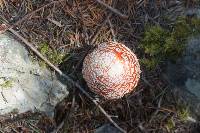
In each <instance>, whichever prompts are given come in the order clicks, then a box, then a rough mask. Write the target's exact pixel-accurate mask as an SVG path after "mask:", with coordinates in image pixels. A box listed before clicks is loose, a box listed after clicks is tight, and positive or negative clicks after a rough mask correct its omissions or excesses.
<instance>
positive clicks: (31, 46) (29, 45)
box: [9, 28, 126, 133]
mask: <svg viewBox="0 0 200 133" xmlns="http://www.w3.org/2000/svg"><path fill="white" fill-rule="evenodd" d="M9 31H10V32H11V33H13V34H14V35H15V36H17V37H18V38H19V39H20V40H21V41H22V42H24V43H25V45H26V46H28V47H29V48H30V49H31V50H32V51H33V52H34V53H35V54H36V55H37V56H39V57H40V58H41V59H42V60H43V61H45V62H46V63H47V64H48V65H49V66H50V67H51V68H52V69H54V70H55V71H56V72H57V73H58V74H59V75H60V76H62V77H64V78H65V79H66V80H68V81H69V82H70V83H71V84H73V85H74V86H76V87H77V88H78V89H79V90H80V91H81V92H82V93H83V94H85V95H86V96H87V97H88V98H89V99H90V100H91V101H92V102H93V103H94V104H95V105H96V106H97V107H98V108H99V109H100V111H101V112H102V113H103V114H104V115H105V116H106V118H107V119H108V120H109V121H110V122H111V123H112V124H113V125H114V126H115V127H116V128H118V129H119V130H120V131H121V132H123V133H126V131H125V130H123V129H122V128H121V127H119V126H118V125H117V123H115V122H114V121H113V119H112V118H111V116H110V115H108V114H107V113H106V111H105V110H104V109H103V108H102V107H101V105H99V104H98V102H97V101H95V100H94V99H93V98H92V97H91V96H90V95H89V94H88V93H87V92H86V91H85V89H84V88H83V87H81V86H80V85H79V84H78V83H77V82H75V81H73V80H72V79H71V78H70V77H69V76H67V75H66V74H64V73H63V72H62V71H61V70H60V69H59V68H57V67H56V66H55V65H53V64H52V63H51V62H50V61H49V60H48V59H46V58H45V57H44V56H43V55H42V54H41V53H40V52H39V51H38V50H37V49H36V48H35V47H34V46H33V45H32V44H31V43H30V42H28V41H27V40H26V39H25V38H23V37H22V36H21V35H20V34H18V33H17V32H16V31H15V30H13V29H12V28H10V29H9Z"/></svg>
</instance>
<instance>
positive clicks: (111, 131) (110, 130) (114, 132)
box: [94, 124, 122, 133]
mask: <svg viewBox="0 0 200 133" xmlns="http://www.w3.org/2000/svg"><path fill="white" fill-rule="evenodd" d="M94 133H122V132H121V131H119V130H118V129H117V128H115V127H113V126H112V125H110V124H104V125H103V126H101V127H99V128H97V129H96V130H95V132H94Z"/></svg>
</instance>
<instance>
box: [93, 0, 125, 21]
mask: <svg viewBox="0 0 200 133" xmlns="http://www.w3.org/2000/svg"><path fill="white" fill-rule="evenodd" d="M95 1H96V2H98V3H99V4H101V5H103V6H105V7H106V8H107V9H109V10H110V11H112V12H113V13H115V14H117V15H118V16H120V17H122V18H124V19H127V18H128V16H127V15H124V14H122V13H121V12H119V11H118V10H117V9H115V8H113V7H111V6H109V5H107V4H106V3H104V2H103V1H101V0H95Z"/></svg>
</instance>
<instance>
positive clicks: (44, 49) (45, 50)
mask: <svg viewBox="0 0 200 133" xmlns="http://www.w3.org/2000/svg"><path fill="white" fill-rule="evenodd" d="M39 51H40V52H41V54H42V55H44V56H46V57H47V58H48V60H49V61H50V62H51V63H53V64H56V65H58V64H60V63H62V60H63V58H64V56H65V55H63V54H61V53H59V52H58V51H56V50H54V49H52V48H50V47H49V45H48V43H42V44H40V47H39ZM39 64H40V66H42V67H45V66H46V65H45V62H43V61H39Z"/></svg>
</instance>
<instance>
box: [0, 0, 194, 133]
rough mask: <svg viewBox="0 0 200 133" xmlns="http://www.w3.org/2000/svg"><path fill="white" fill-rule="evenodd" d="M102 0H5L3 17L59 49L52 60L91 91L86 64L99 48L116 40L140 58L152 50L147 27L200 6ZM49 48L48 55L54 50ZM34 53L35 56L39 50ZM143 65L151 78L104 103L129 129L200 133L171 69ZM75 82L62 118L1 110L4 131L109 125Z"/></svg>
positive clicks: (1, 0) (186, 1)
mask: <svg viewBox="0 0 200 133" xmlns="http://www.w3.org/2000/svg"><path fill="white" fill-rule="evenodd" d="M102 1H103V2H104V3H106V5H103V4H102V3H101V2H99V1H98V0H58V1H50V0H49V1H48V0H33V1H31V0H0V5H1V6H0V22H1V21H2V22H7V23H8V24H9V25H10V26H12V28H13V29H15V30H16V31H17V32H18V33H19V34H20V35H21V36H23V37H24V38H25V39H26V40H27V41H29V42H31V43H33V44H34V46H35V47H36V48H38V50H40V49H41V47H43V46H45V45H48V49H51V50H52V51H54V52H53V54H54V55H53V57H52V58H49V57H47V58H48V59H49V60H50V61H51V62H52V63H53V64H54V65H56V66H57V67H59V68H60V69H61V70H62V71H63V72H64V73H65V74H67V75H69V76H70V77H71V78H72V79H73V80H74V81H76V82H78V83H80V85H81V86H82V87H83V88H85V89H86V90H87V91H88V92H89V90H88V89H87V86H86V84H85V82H84V81H83V79H82V76H81V68H82V61H83V59H84V57H85V55H86V54H87V53H88V51H89V50H90V49H91V48H92V47H94V46H95V45H98V44H100V43H102V42H105V41H109V40H116V41H118V42H123V43H124V44H125V45H126V46H128V47H129V48H130V49H131V50H133V51H134V53H136V54H137V55H138V58H139V59H140V57H142V56H141V55H142V54H144V52H143V51H142V50H141V49H140V47H139V45H140V40H141V39H142V37H143V33H144V29H145V25H147V24H153V25H158V24H159V25H165V21H164V17H163V16H164V15H166V14H169V16H170V15H171V18H172V19H173V17H174V18H175V17H176V15H177V16H178V15H180V14H182V13H183V12H184V9H185V8H187V7H190V6H194V5H195V1H192V0H182V1H174V0H171V1H170V0H166V1H165V0H152V1H148V0H123V1H122V0H116V1H115V0H102ZM106 6H107V7H106ZM109 6H110V7H112V9H109ZM113 9H116V10H113ZM41 53H42V52H41ZM42 54H44V56H48V54H49V53H42ZM51 54H52V53H51ZM30 55H32V56H33V55H34V53H33V52H32V51H31V50H30ZM35 58H37V57H35ZM38 60H39V58H38ZM40 63H41V64H43V65H44V63H43V62H42V61H40ZM141 69H142V77H143V79H141V80H140V82H139V84H138V86H137V88H136V89H135V90H134V91H133V92H132V93H131V94H129V95H127V96H125V97H123V98H122V99H119V100H115V101H109V100H105V99H101V100H100V103H99V104H100V105H101V106H102V107H103V108H104V110H105V111H106V112H107V113H108V114H109V115H111V116H113V117H112V119H113V120H114V121H115V122H116V123H117V124H118V125H119V126H120V127H121V128H123V129H124V130H126V131H127V132H129V133H141V132H142V133H148V132H160V133H165V132H176V133H188V132H193V128H194V126H195V125H194V124H191V123H189V122H187V121H185V119H184V117H185V115H188V112H187V109H185V108H184V107H182V105H181V103H180V102H179V100H178V99H177V97H176V96H175V95H174V93H173V90H172V87H171V86H170V85H169V84H168V82H167V81H166V80H165V79H163V78H162V76H161V75H162V72H163V68H162V67H157V68H156V69H155V70H152V71H149V70H146V69H145V67H144V66H141ZM69 86H70V88H71V90H70V94H69V96H68V97H67V98H66V99H65V100H64V101H63V102H62V103H60V104H59V105H58V106H57V107H56V109H55V118H53V119H52V118H48V117H47V116H44V115H42V114H38V113H36V114H31V113H29V112H27V113H24V114H20V115H17V116H15V115H12V116H11V118H10V117H7V116H1V117H0V122H1V127H2V128H1V130H0V131H1V132H17V133H18V132H51V131H53V130H55V129H56V127H57V126H58V125H60V123H62V122H64V125H61V127H60V129H59V130H58V132H67V133H68V132H69V133H70V132H74V133H78V132H80V133H91V132H94V130H95V129H97V128H98V127H100V126H101V125H103V124H105V123H109V121H108V119H107V118H106V117H105V116H104V115H103V114H102V113H101V111H100V110H99V109H98V108H97V106H96V105H94V104H93V103H92V102H91V101H90V99H88V98H87V97H86V96H85V95H84V94H82V93H81V92H80V91H79V90H78V89H76V88H75V87H74V86H72V85H69ZM89 93H90V92H89ZM90 94H91V95H94V94H93V93H90Z"/></svg>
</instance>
